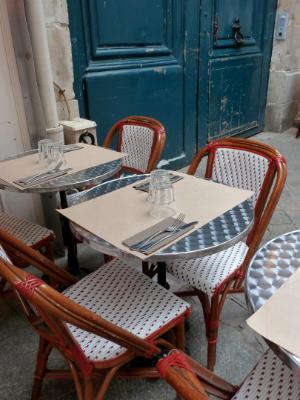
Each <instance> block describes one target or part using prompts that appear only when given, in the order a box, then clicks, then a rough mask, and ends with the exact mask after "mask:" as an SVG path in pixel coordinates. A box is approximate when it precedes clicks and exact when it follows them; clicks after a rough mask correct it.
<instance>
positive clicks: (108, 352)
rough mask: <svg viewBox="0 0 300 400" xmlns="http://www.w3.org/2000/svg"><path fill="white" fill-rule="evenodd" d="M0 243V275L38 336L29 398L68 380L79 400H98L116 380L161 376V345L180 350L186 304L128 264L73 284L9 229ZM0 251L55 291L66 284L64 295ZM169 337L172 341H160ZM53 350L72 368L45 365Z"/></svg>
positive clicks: (118, 264)
mask: <svg viewBox="0 0 300 400" xmlns="http://www.w3.org/2000/svg"><path fill="white" fill-rule="evenodd" d="M0 243H1V245H2V249H1V253H0V275H1V276H3V278H4V279H6V280H7V281H8V282H9V283H10V284H11V285H12V286H13V288H14V289H15V291H16V293H17V295H18V297H19V299H20V301H21V303H22V306H23V310H24V312H25V314H26V316H27V318H28V320H29V322H30V324H31V326H32V328H33V329H34V331H35V332H36V333H37V334H38V335H39V340H40V343H39V351H38V355H37V363H36V371H35V375H34V384H33V389H32V400H37V399H39V397H40V393H41V385H42V381H43V379H44V378H49V379H64V378H66V379H73V380H74V384H75V388H76V392H77V398H78V399H79V400H92V399H97V400H100V399H103V398H104V395H105V392H106V390H107V388H108V386H109V384H110V382H111V380H112V379H113V377H114V376H115V375H121V376H129V377H136V378H144V377H149V378H158V377H159V376H160V375H159V372H158V370H157V369H156V368H155V363H156V357H157V356H158V355H159V354H160V353H161V352H162V350H161V347H160V346H164V347H169V348H172V347H175V346H176V347H178V348H181V349H182V348H183V346H184V319H185V316H186V315H188V314H189V313H190V306H189V304H188V303H186V302H185V301H183V300H181V299H180V298H178V297H176V296H175V295H173V294H172V293H170V292H168V291H167V290H165V289H164V288H162V287H161V286H159V285H158V284H156V283H154V282H153V281H152V280H151V279H149V278H148V277H147V276H145V275H144V274H142V273H141V272H139V271H136V269H134V268H133V267H131V266H129V265H126V264H124V263H122V262H121V261H119V260H116V259H115V260H113V261H112V262H110V263H108V264H105V265H103V266H102V267H101V268H99V269H98V270H96V271H95V272H93V273H91V274H90V275H87V276H86V277H84V278H83V279H81V280H80V281H76V278H74V277H73V276H72V275H70V274H68V273H67V272H65V271H63V270H62V269H60V268H59V267H57V266H56V265H55V264H53V262H51V261H50V260H48V259H47V258H46V257H44V256H43V255H41V254H39V253H38V252H36V251H35V250H33V249H31V248H29V247H28V246H25V245H24V244H23V243H22V242H20V241H19V240H16V239H15V238H13V237H12V236H11V235H9V234H7V233H6V232H3V231H0ZM3 249H5V250H8V251H9V252H10V253H16V254H17V255H18V256H21V257H23V258H24V261H27V262H30V263H31V264H32V265H33V266H35V267H36V268H37V269H39V270H41V271H42V272H43V273H45V274H47V275H48V276H49V277H50V279H51V283H52V284H54V285H55V287H58V286H64V287H65V289H64V290H63V292H62V293H60V292H59V291H58V290H56V289H54V288H53V287H50V286H48V285H47V284H46V283H45V282H43V281H42V280H41V279H39V278H37V277H36V276H34V275H31V274H29V273H28V272H26V271H25V270H21V269H19V268H17V267H15V266H14V265H13V264H12V263H10V261H9V259H8V257H7V256H6V254H5V250H3ZM166 333H169V335H170V337H171V339H172V340H173V341H174V344H172V343H171V342H168V341H167V340H166V339H162V335H165V334H166ZM54 348H56V349H57V350H58V351H59V352H60V354H61V355H62V357H63V358H64V359H65V361H66V364H67V366H68V367H69V370H67V371H65V370H62V371H58V370H55V371H53V370H50V369H48V368H47V360H48V357H49V354H50V352H51V350H52V349H54ZM137 357H142V358H153V362H152V365H153V366H150V367H149V368H148V367H145V365H144V366H143V367H141V366H140V367H136V368H135V367H134V365H133V361H134V359H136V358H137ZM129 363H130V364H129ZM128 364H129V365H128ZM127 366H128V368H126V367H127ZM100 378H101V379H100ZM100 382H101V384H100ZM97 383H98V386H99V384H100V387H99V388H97V389H96V384H97Z"/></svg>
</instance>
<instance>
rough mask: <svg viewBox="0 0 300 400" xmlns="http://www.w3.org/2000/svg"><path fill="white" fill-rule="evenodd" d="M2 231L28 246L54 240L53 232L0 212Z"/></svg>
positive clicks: (0, 227)
mask: <svg viewBox="0 0 300 400" xmlns="http://www.w3.org/2000/svg"><path fill="white" fill-rule="evenodd" d="M0 229H3V230H5V231H7V232H8V233H10V234H11V235H12V236H14V237H15V238H17V239H19V240H21V241H22V242H23V243H25V244H26V245H27V246H36V245H38V244H39V243H41V242H43V241H44V240H47V239H50V238H54V233H53V232H52V231H51V230H49V229H47V228H45V227H43V226H41V225H38V224H34V223H33V222H30V221H27V220H25V219H22V218H18V217H15V216H13V215H10V214H6V213H3V212H0Z"/></svg>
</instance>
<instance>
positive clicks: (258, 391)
mask: <svg viewBox="0 0 300 400" xmlns="http://www.w3.org/2000/svg"><path fill="white" fill-rule="evenodd" d="M246 399H247V400H299V399H300V378H299V377H296V376H294V374H293V373H292V371H291V370H290V369H289V368H288V367H287V366H286V365H285V364H284V363H283V362H282V361H281V360H280V359H279V358H278V357H277V356H276V355H275V354H274V353H273V352H272V350H268V351H267V352H266V353H265V354H264V356H263V357H262V358H261V360H260V361H259V363H258V364H257V365H256V367H255V368H254V369H253V370H252V372H251V373H250V374H249V375H248V377H247V378H246V379H245V381H244V383H243V384H242V386H241V387H240V389H239V391H238V392H237V393H236V394H235V396H234V397H233V398H232V400H246Z"/></svg>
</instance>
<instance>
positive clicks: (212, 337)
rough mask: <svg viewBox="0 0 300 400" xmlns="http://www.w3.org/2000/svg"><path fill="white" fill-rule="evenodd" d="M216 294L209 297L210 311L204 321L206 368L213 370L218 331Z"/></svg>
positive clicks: (218, 311)
mask: <svg viewBox="0 0 300 400" xmlns="http://www.w3.org/2000/svg"><path fill="white" fill-rule="evenodd" d="M218 300H219V299H218V295H216V296H213V297H212V299H211V305H210V313H209V317H208V320H207V321H206V334H207V368H208V369H210V370H211V371H213V370H214V367H215V364H216V352H217V341H218V333H219V315H220V311H221V310H219V301H218Z"/></svg>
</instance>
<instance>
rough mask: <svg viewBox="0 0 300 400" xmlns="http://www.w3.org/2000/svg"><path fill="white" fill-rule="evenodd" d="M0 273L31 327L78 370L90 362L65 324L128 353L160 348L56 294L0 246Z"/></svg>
mask: <svg viewBox="0 0 300 400" xmlns="http://www.w3.org/2000/svg"><path fill="white" fill-rule="evenodd" d="M0 275H1V276H2V277H3V278H4V279H5V280H6V281H7V282H9V283H10V285H11V286H12V287H13V288H14V290H15V292H16V294H17V296H18V298H19V300H20V302H21V304H22V308H23V311H24V312H25V314H26V316H27V319H28V320H29V322H30V324H31V326H32V328H33V329H34V330H35V331H36V332H37V333H38V335H39V336H41V337H43V338H44V339H46V340H47V341H49V342H50V343H51V344H52V345H53V346H54V347H57V348H58V349H59V350H60V351H61V352H62V353H63V354H64V355H65V356H66V358H67V359H71V360H74V361H76V362H77V363H78V364H79V367H80V368H81V369H82V371H87V370H89V369H90V367H91V365H90V362H89V360H88V359H87V357H86V356H85V355H84V353H83V351H82V349H81V348H80V347H79V345H78V343H77V342H76V340H75V339H74V338H73V336H72V334H71V333H70V331H69V329H68V327H67V324H71V325H73V326H76V327H77V328H79V329H82V330H84V331H87V332H90V333H93V334H95V335H98V336H101V337H102V338H105V339H107V340H110V341H111V342H114V343H117V344H118V345H120V346H123V347H125V348H127V349H128V350H129V351H130V352H131V354H132V352H134V353H136V354H137V355H145V354H155V353H158V352H159V351H160V350H159V349H158V348H157V347H156V346H155V345H154V344H152V343H150V342H148V341H147V340H144V339H140V338H139V337H137V336H135V335H133V334H131V333H130V332H127V331H126V330H124V329H122V328H119V327H117V326H116V325H114V324H112V323H111V322H109V321H107V320H105V319H103V318H101V317H100V316H98V315H96V314H95V313H93V312H92V311H90V310H88V309H86V308H84V307H82V306H81V305H79V304H77V303H75V302H74V301H73V300H71V299H69V298H68V297H66V296H64V295H63V294H62V293H59V292H58V291H57V290H55V289H54V288H52V287H50V286H49V285H47V284H46V283H45V282H44V281H42V280H41V279H39V278H37V277H36V276H35V275H32V274H30V273H28V272H26V271H25V270H22V269H20V268H18V267H16V266H14V265H13V264H12V263H11V262H10V261H9V258H8V257H7V255H6V254H5V251H4V249H3V247H2V246H1V245H0Z"/></svg>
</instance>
